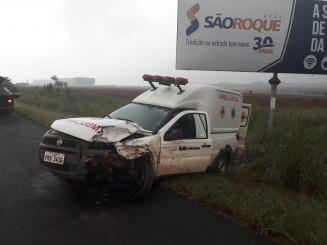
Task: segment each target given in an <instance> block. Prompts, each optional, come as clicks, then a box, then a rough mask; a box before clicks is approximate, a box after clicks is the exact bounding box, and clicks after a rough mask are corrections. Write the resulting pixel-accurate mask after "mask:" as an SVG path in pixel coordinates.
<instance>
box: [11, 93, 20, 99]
mask: <svg viewBox="0 0 327 245" xmlns="http://www.w3.org/2000/svg"><path fill="white" fill-rule="evenodd" d="M12 96H13V97H14V98H15V99H17V98H19V97H20V96H21V93H13V94H12Z"/></svg>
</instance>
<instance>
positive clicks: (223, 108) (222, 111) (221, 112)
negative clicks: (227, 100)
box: [220, 106, 226, 118]
mask: <svg viewBox="0 0 327 245" xmlns="http://www.w3.org/2000/svg"><path fill="white" fill-rule="evenodd" d="M225 113H226V111H225V106H222V107H220V117H221V118H224V117H225Z"/></svg>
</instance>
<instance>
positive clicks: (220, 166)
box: [217, 154, 230, 175]
mask: <svg viewBox="0 0 327 245" xmlns="http://www.w3.org/2000/svg"><path fill="white" fill-rule="evenodd" d="M229 164H230V160H229V157H228V156H227V155H226V154H223V155H222V157H220V158H219V160H218V161H217V173H219V174H223V175H225V174H227V172H228V167H229Z"/></svg>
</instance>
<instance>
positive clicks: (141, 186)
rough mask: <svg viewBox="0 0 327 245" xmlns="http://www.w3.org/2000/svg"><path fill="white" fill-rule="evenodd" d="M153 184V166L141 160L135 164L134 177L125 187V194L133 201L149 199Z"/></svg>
mask: <svg viewBox="0 0 327 245" xmlns="http://www.w3.org/2000/svg"><path fill="white" fill-rule="evenodd" d="M152 183H153V170H152V167H151V165H150V164H149V163H148V162H147V161H145V160H140V161H137V162H135V164H134V176H132V177H131V178H130V181H128V183H126V185H125V192H126V195H127V197H128V198H129V199H131V200H144V199H145V198H146V197H148V195H149V193H150V191H151V186H152Z"/></svg>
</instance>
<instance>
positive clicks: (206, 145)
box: [201, 144, 211, 147]
mask: <svg viewBox="0 0 327 245" xmlns="http://www.w3.org/2000/svg"><path fill="white" fill-rule="evenodd" d="M201 147H211V145H208V144H204V145H201Z"/></svg>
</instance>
